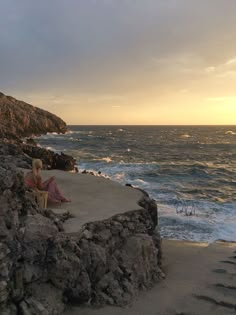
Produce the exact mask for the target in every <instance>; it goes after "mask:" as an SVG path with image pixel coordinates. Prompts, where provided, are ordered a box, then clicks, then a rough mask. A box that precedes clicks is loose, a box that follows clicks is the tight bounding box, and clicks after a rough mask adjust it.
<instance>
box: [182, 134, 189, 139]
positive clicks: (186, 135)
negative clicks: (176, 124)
mask: <svg viewBox="0 0 236 315" xmlns="http://www.w3.org/2000/svg"><path fill="white" fill-rule="evenodd" d="M180 138H191V136H190V135H188V134H183V135H181V136H180Z"/></svg>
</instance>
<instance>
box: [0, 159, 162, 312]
mask: <svg viewBox="0 0 236 315" xmlns="http://www.w3.org/2000/svg"><path fill="white" fill-rule="evenodd" d="M0 193H1V196H0V198H1V200H0V314H6V315H16V314H17V312H18V313H20V314H23V315H28V314H31V315H32V314H35V315H39V314H44V315H45V314H48V315H54V314H61V313H62V312H63V309H64V305H65V303H74V304H79V305H81V304H84V303H86V304H93V305H103V304H112V305H124V304H126V303H128V302H129V301H130V300H131V299H132V298H133V297H134V296H135V295H136V294H137V293H138V292H139V290H140V289H145V288H149V287H151V286H152V285H153V284H154V283H155V282H157V281H158V280H159V279H161V278H162V277H163V273H162V271H161V260H160V259H161V256H160V252H161V241H160V235H159V233H158V230H157V228H156V224H155V222H156V221H157V220H156V215H155V211H157V208H156V206H155V207H154V203H153V202H152V200H150V199H148V197H147V196H146V195H145V196H144V199H143V200H142V201H141V203H140V204H143V205H145V207H143V208H142V209H141V208H140V209H136V210H135V209H134V210H133V211H129V212H125V213H121V214H118V215H115V216H113V217H111V218H109V219H107V220H104V221H98V222H90V223H87V224H85V225H84V226H83V227H82V228H81V230H80V231H79V232H78V233H74V234H64V233H63V232H60V227H59V226H58V224H57V223H58V222H61V221H63V220H65V219H66V218H67V217H68V214H63V215H60V216H59V215H58V216H57V215H56V214H53V213H52V212H51V211H50V210H49V209H46V210H44V209H38V208H37V205H36V204H33V203H31V202H30V200H28V199H27V196H26V192H25V188H24V183H23V174H22V173H19V172H17V170H16V168H14V167H13V166H11V165H9V164H4V163H2V164H1V167H0Z"/></svg>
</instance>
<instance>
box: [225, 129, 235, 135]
mask: <svg viewBox="0 0 236 315" xmlns="http://www.w3.org/2000/svg"><path fill="white" fill-rule="evenodd" d="M225 134H226V135H236V132H233V131H232V130H228V131H226V132H225Z"/></svg>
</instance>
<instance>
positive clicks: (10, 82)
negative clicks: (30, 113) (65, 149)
mask: <svg viewBox="0 0 236 315" xmlns="http://www.w3.org/2000/svg"><path fill="white" fill-rule="evenodd" d="M0 5H1V19H0V91H1V92H3V93H4V94H7V95H11V96H13V97H16V98H18V99H20V100H23V101H25V102H28V103H30V104H32V105H34V106H38V107H40V108H42V109H46V110H48V111H50V112H52V113H54V114H56V115H58V116H59V117H61V118H62V119H63V120H65V121H66V123H67V124H78V125H79V124H88V125H93V124H98V125H103V124H106V125H112V124H117V125H131V124H134V125H149V124H150V125H172V124H174V125H182V124H184V125H191V124H193V125H194V124H196V125H208V124H213V125H215V124H223V125H224V124H229V125H230V124H231V125H235V124H236V83H235V82H236V0H47V1H46V0H40V1H36V0H20V1H19V0H0Z"/></svg>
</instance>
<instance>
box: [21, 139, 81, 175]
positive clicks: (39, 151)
mask: <svg viewBox="0 0 236 315" xmlns="http://www.w3.org/2000/svg"><path fill="white" fill-rule="evenodd" d="M21 148H22V151H23V152H24V153H25V154H27V155H28V156H30V157H31V158H36V159H41V160H42V161H43V164H44V166H46V168H47V169H58V170H64V171H71V170H74V168H75V163H76V160H75V159H74V158H73V157H71V156H69V155H67V154H64V153H63V152H61V154H58V153H55V152H53V151H51V150H46V149H44V148H40V147H37V146H32V145H25V144H23V145H22V146H21Z"/></svg>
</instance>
